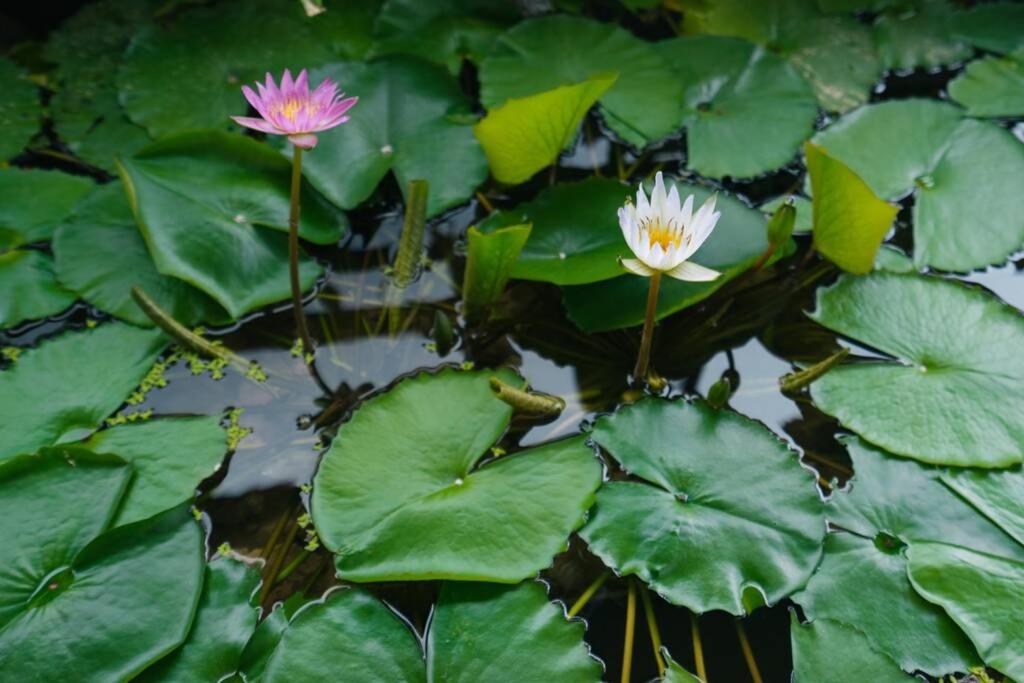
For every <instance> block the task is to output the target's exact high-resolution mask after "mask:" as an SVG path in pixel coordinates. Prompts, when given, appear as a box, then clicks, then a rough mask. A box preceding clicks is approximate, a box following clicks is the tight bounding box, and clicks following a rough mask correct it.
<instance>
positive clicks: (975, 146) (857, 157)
mask: <svg viewBox="0 0 1024 683" xmlns="http://www.w3.org/2000/svg"><path fill="white" fill-rule="evenodd" d="M814 142H815V143H817V144H819V145H821V146H823V147H825V148H826V149H827V150H828V153H829V154H830V155H832V156H834V157H835V158H837V159H839V160H840V161H842V162H843V163H845V164H846V165H848V166H849V167H850V168H851V169H853V171H854V172H856V173H857V174H858V175H859V176H860V177H861V178H862V179H863V180H864V181H865V182H866V183H867V184H868V185H869V186H870V187H871V189H872V190H874V191H875V193H876V194H878V195H879V196H880V197H882V198H885V199H896V198H899V197H903V196H905V195H907V194H909V193H911V192H913V194H914V263H915V265H917V267H918V268H924V267H926V266H931V267H933V268H940V269H943V270H952V271H958V272H963V271H969V270H972V269H975V268H981V267H984V266H986V265H989V264H996V263H1002V262H1003V261H1005V259H1006V257H1007V256H1008V255H1010V254H1012V253H1014V252H1016V251H1017V250H1019V249H1020V248H1021V246H1022V245H1024V196H1022V195H1021V193H1019V192H1016V191H1015V190H1014V189H1013V188H1012V187H1011V186H1012V179H1013V178H1015V177H1019V176H1020V175H1022V174H1024V145H1022V144H1021V143H1020V141H1019V140H1017V139H1016V138H1015V137H1014V136H1013V134H1012V133H1010V132H1009V131H1007V130H1005V129H1003V128H1000V127H999V126H997V125H995V124H992V123H986V122H981V121H975V120H971V119H964V118H963V111H962V110H961V109H959V108H957V107H955V106H953V105H950V104H945V103H942V102H935V101H931V100H914V99H911V100H899V101H892V102H885V103H882V104H876V105H870V106H867V107H863V108H861V109H858V110H857V111H855V112H852V113H851V114H849V115H847V116H845V117H843V118H842V119H840V120H839V121H838V122H837V123H836V124H834V125H833V126H831V127H829V128H827V129H826V130H825V131H823V132H821V133H819V134H818V135H816V136H815V137H814ZM976 206H984V207H986V209H985V211H983V212H980V213H979V212H978V211H976V210H975V209H974V207H976ZM964 226H970V227H969V229H968V228H965V227H964Z"/></svg>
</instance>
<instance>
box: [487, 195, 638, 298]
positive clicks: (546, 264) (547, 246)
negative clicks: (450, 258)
mask: <svg viewBox="0 0 1024 683" xmlns="http://www.w3.org/2000/svg"><path fill="white" fill-rule="evenodd" d="M629 196H630V188H629V187H627V186H625V185H623V184H622V183H620V182H619V181H617V180H611V179H609V178H596V177H595V178H587V179H586V180H583V181H581V182H578V183H558V184H557V185H554V186H552V187H549V188H545V189H543V190H541V192H540V193H539V194H538V195H537V197H536V198H535V199H532V200H530V201H528V202H524V203H523V204H520V205H518V206H516V207H515V208H512V209H508V210H507V211H502V212H498V213H495V214H493V215H491V216H490V217H488V218H487V219H486V220H484V221H483V222H481V223H480V225H479V228H480V230H481V231H482V232H490V231H491V230H494V229H497V228H498V227H499V226H504V225H514V224H517V223H532V224H533V231H532V232H531V233H530V239H529V240H528V241H527V242H526V246H525V247H523V252H522V253H521V254H520V255H519V260H518V261H516V264H515V266H513V268H512V277H514V278H518V279H520V280H540V281H543V282H553V283H555V284H556V285H581V284H587V283H590V282H598V281H600V280H607V279H609V278H612V277H616V276H618V275H621V274H622V268H621V267H620V266H619V264H618V262H617V259H618V257H619V256H624V255H626V254H624V251H626V250H627V249H628V247H627V246H626V243H625V242H624V241H623V239H622V231H621V230H620V229H619V224H618V221H617V219H616V213H615V212H616V211H617V210H618V209H619V208H620V207H621V206H622V204H623V202H624V201H625V199H626V198H627V197H629Z"/></svg>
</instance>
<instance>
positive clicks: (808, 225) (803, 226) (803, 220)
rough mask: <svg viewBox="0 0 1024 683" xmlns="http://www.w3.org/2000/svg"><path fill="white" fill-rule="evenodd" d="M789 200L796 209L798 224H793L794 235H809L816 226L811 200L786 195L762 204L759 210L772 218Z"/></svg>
mask: <svg viewBox="0 0 1024 683" xmlns="http://www.w3.org/2000/svg"><path fill="white" fill-rule="evenodd" d="M789 200H792V201H793V206H794V207H796V222H795V223H794V224H793V233H794V234H796V235H804V234H807V233H809V232H810V231H811V229H812V228H813V226H814V219H813V216H812V212H813V209H812V206H811V200H810V199H808V198H807V197H801V196H800V195H785V194H784V195H781V196H779V197H776V198H775V199H772V200H769V201H767V202H765V203H764V204H761V206H759V207H758V209H760V210H761V211H762V212H764V213H765V214H767V215H769V216H771V215H772V214H774V213H775V212H776V211H778V209H779V207H780V206H782V205H783V204H784V203H785V202H787V201H789Z"/></svg>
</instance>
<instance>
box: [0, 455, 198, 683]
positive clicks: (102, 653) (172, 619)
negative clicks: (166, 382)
mask: <svg viewBox="0 0 1024 683" xmlns="http://www.w3.org/2000/svg"><path fill="white" fill-rule="evenodd" d="M119 463H120V464H119ZM128 473H129V469H128V467H126V466H124V465H123V463H122V461H119V460H117V459H114V458H110V457H100V456H95V455H91V454H90V453H88V452H82V451H78V450H74V449H49V450H45V451H43V452H42V453H41V454H40V455H36V456H22V457H19V458H15V459H13V460H8V461H6V462H4V463H3V464H0V487H2V489H3V495H2V496H0V507H2V508H3V513H4V520H5V522H4V531H3V545H2V548H3V550H2V551H0V555H2V561H3V563H4V565H5V566H8V567H13V566H17V567H19V571H18V572H17V573H15V574H11V573H8V575H7V576H8V577H9V578H5V579H4V580H3V581H2V584H3V585H2V586H0V596H2V597H0V600H2V603H3V604H2V605H0V614H2V617H3V620H4V621H5V624H4V626H3V629H2V630H0V649H2V650H3V652H4V674H5V675H6V676H10V677H11V678H13V679H14V680H47V679H68V680H72V679H73V680H83V681H110V680H122V679H128V678H131V677H132V676H134V675H135V674H137V673H138V672H139V671H141V670H142V669H144V668H145V667H146V666H148V665H149V664H150V663H151V662H153V661H155V660H156V659H158V658H160V657H161V656H163V655H164V654H166V653H167V652H169V651H171V650H173V649H174V648H175V647H177V646H178V645H179V644H181V642H182V641H184V639H185V635H186V634H187V633H188V630H189V626H190V624H191V623H192V617H193V613H194V611H195V607H196V602H197V601H198V598H199V593H200V589H201V588H202V581H203V555H202V551H203V547H202V533H201V531H200V529H199V526H198V525H197V524H196V523H195V522H194V521H193V520H192V519H191V515H189V514H188V511H187V510H186V509H184V508H178V509H173V510H170V511H168V512H165V513H162V514H160V515H158V516H156V517H153V518H151V519H147V520H144V521H141V522H138V523H136V524H131V525H128V526H124V527H120V528H118V529H115V530H113V531H108V532H106V533H100V532H102V530H103V528H104V527H106V525H107V523H108V522H109V521H110V519H111V517H112V516H113V512H114V509H115V507H116V505H117V501H118V498H119V497H120V494H121V493H122V491H123V490H124V484H125V483H126V481H127V475H128ZM40 520H50V523H47V524H40ZM96 534H98V535H96ZM94 535H95V538H90V537H93V536H94ZM126 614H128V615H131V618H130V619H126V618H125V615H126Z"/></svg>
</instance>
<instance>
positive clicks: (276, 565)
mask: <svg viewBox="0 0 1024 683" xmlns="http://www.w3.org/2000/svg"><path fill="white" fill-rule="evenodd" d="M294 516H295V515H294V513H293V514H292V515H289V516H288V518H289V520H290V521H292V522H293V523H292V526H291V529H289V530H288V533H287V534H285V536H284V540H283V542H282V543H281V548H280V550H279V551H278V552H277V553H276V554H274V556H273V558H272V559H270V560H268V561H267V572H266V573H265V574H264V575H263V588H261V589H260V604H261V605H262V604H263V603H264V602H266V600H267V596H269V595H270V591H271V589H273V588H274V585H275V583H276V582H275V581H274V577H276V576H277V574H278V572H280V571H281V565H282V564H284V560H285V558H286V557H288V550H289V548H291V546H292V543H293V542H294V541H295V537H296V536H297V535H298V533H299V525H298V524H297V523H295V522H294V520H293V519H292V518H293V517H294Z"/></svg>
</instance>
